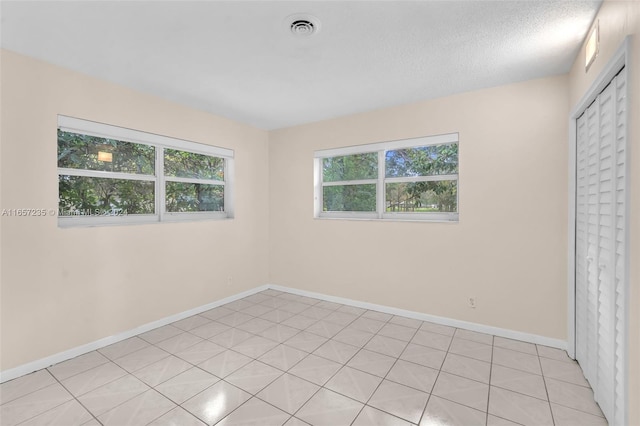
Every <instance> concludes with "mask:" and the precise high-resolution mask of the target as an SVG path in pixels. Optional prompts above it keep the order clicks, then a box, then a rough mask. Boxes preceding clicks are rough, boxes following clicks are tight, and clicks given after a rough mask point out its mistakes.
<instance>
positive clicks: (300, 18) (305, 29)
mask: <svg viewBox="0 0 640 426" xmlns="http://www.w3.org/2000/svg"><path fill="white" fill-rule="evenodd" d="M284 23H285V25H286V29H287V31H289V32H291V34H292V35H293V36H294V37H299V38H305V37H311V36H312V35H314V34H317V33H318V32H319V31H320V20H319V19H318V18H316V17H315V16H313V15H309V14H306V13H296V14H295V15H289V16H287V17H286V18H285V20H284Z"/></svg>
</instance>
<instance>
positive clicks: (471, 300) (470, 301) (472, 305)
mask: <svg viewBox="0 0 640 426" xmlns="http://www.w3.org/2000/svg"><path fill="white" fill-rule="evenodd" d="M467 303H468V304H469V307H470V308H471V309H475V308H476V298H475V297H469V298H468V299H467Z"/></svg>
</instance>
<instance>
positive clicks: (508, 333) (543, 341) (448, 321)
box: [267, 284, 567, 350]
mask: <svg viewBox="0 0 640 426" xmlns="http://www.w3.org/2000/svg"><path fill="white" fill-rule="evenodd" d="M267 287H268V288H271V289H273V290H279V291H284V292H287V293H293V294H297V295H299V296H307V297H313V298H316V299H321V300H326V301H328V302H335V303H342V304H343V305H350V306H355V307H357V308H363V309H370V310H373V311H380V312H384V313H387V314H392V315H400V316H403V317H408V318H413V319H417V320H420V321H429V322H433V323H436V324H442V325H448V326H450V327H456V328H463V329H466V330H471V331H477V332H479V333H486V334H493V335H495V336H500V337H506V338H508V339H514V340H521V341H523V342H529V343H536V344H539V345H544V346H550V347H552V348H558V349H563V350H566V349H567V342H566V341H564V340H561V339H553V338H551V337H545V336H540V335H537V334H531V333H524V332H522V331H516V330H509V329H507V328H500V327H492V326H490V325H484V324H478V323H474V322H468V321H461V320H456V319H452V318H446V317H439V316H436V315H429V314H424V313H421V312H414V311H408V310H405V309H399V308H392V307H390V306H384V305H376V304H375V303H368V302H361V301H358V300H352V299H346V298H344V297H337V296H328V295H326V294H322V293H315V292H312V291H306V290H299V289H297V288H292V287H284V286H280V285H275V284H268V285H267Z"/></svg>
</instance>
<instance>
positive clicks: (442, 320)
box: [0, 284, 567, 383]
mask: <svg viewBox="0 0 640 426" xmlns="http://www.w3.org/2000/svg"><path fill="white" fill-rule="evenodd" d="M267 289H273V290H278V291H284V292H287V293H292V294H297V295H300V296H307V297H313V298H316V299H321V300H326V301H328V302H335V303H341V304H343V305H350V306H355V307H358V308H363V309H370V310H374V311H380V312H384V313H387V314H392V315H400V316H404V317H408V318H413V319H417V320H420V321H430V322H434V323H436V324H442V325H448V326H451V327H457V328H463V329H466V330H472V331H477V332H480V333H487V334H493V335H495V336H500V337H506V338H509V339H515V340H521V341H524V342H529V343H537V344H540V345H545V346H550V347H553V348H558V349H564V350H566V349H567V342H566V341H564V340H560V339H553V338H550V337H545V336H539V335H537V334H530V333H523V332H521V331H515V330H509V329H506V328H499V327H492V326H488V325H483V324H478V323H473V322H467V321H460V320H456V319H452V318H446V317H439V316H435V315H429V314H424V313H421V312H414V311H408V310H405V309H399V308H393V307H390V306H384V305H377V304H374V303H368V302H361V301H358V300H352V299H347V298H344V297H337V296H329V295H326V294H322V293H315V292H312V291H306V290H299V289H297V288H292V287H284V286H280V285H275V284H266V285H262V286H259V287H255V288H253V289H251V290H247V291H243V292H242V293H238V294H234V295H233V296H229V297H225V298H224V299H220V300H217V301H215V302H211V303H208V304H206V305H202V306H199V307H197V308H193V309H190V310H188V311H184V312H180V313H178V314H175V315H171V316H168V317H165V318H162V319H159V320H157V321H153V322H150V323H148V324H144V325H142V326H140V327H136V328H134V329H131V330H127V331H124V332H122V333H118V334H116V335H114V336H109V337H105V338H103V339H100V340H96V341H94V342H91V343H87V344H85V345H81V346H77V347H75V348H72V349H69V350H66V351H63V352H59V353H57V354H55V355H51V356H48V357H46V358H42V359H39V360H36V361H32V362H29V363H27V364H23V365H21V366H19V367H15V368H12V369H10V370H5V371H1V372H0V383H3V382H6V381H8V380H12V379H15V378H17V377H20V376H24V375H26V374H29V373H32V372H34V371H37V370H40V369H43V368H47V367H49V366H51V365H53V364H58V363H60V362H63V361H66V360H68V359H71V358H75V357H77V356H80V355H83V354H85V353H88V352H91V351H95V350H96V349H100V348H104V347H105V346H109V345H112V344H114V343H117V342H120V341H121V340H125V339H128V338H130V337H133V336H136V335H138V334H142V333H145V332H147V331H150V330H153V329H154V328H158V327H162V326H163V325H167V324H170V323H172V322H175V321H179V320H181V319H184V318H187V317H190V316H192V315H196V314H199V313H201V312H204V311H208V310H209V309H213V308H216V307H218V306H220V305H224V304H227V303H230V302H233V301H235V300H238V299H242V298H244V297H247V296H251V295H252V294H255V293H258V292H261V291H264V290H267Z"/></svg>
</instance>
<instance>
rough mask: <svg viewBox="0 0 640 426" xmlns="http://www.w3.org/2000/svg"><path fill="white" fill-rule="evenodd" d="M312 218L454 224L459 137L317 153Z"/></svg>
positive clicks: (422, 139) (405, 141) (456, 217)
mask: <svg viewBox="0 0 640 426" xmlns="http://www.w3.org/2000/svg"><path fill="white" fill-rule="evenodd" d="M315 157H316V160H315V161H316V162H315V164H316V166H315V173H316V176H317V178H316V182H317V183H316V190H315V194H316V195H315V212H316V213H315V215H316V217H343V218H344V217H351V218H378V219H413V220H416V219H417V220H457V219H458V135H457V134H448V135H440V136H431V137H424V138H416V139H409V140H402V141H393V142H383V143H378V144H371V145H362V146H354V147H347V148H338V149H332V150H324V151H318V152H316V153H315Z"/></svg>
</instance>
